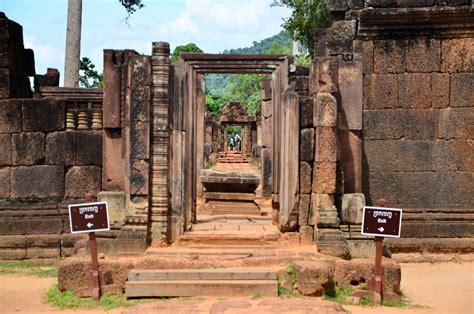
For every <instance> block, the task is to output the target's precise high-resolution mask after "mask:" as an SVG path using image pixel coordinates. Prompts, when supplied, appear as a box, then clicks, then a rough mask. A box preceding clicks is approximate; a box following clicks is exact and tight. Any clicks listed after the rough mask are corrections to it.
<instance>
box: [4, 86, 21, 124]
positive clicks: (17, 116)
mask: <svg viewBox="0 0 474 314" xmlns="http://www.w3.org/2000/svg"><path fill="white" fill-rule="evenodd" d="M0 85H1V84H0ZM0 89H1V87H0ZM0 98H1V95H0ZM14 132H21V100H14V99H8V100H0V133H14Z"/></svg>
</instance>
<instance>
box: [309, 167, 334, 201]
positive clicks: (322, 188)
mask: <svg viewBox="0 0 474 314" xmlns="http://www.w3.org/2000/svg"><path fill="white" fill-rule="evenodd" d="M313 192H315V193H323V194H334V193H336V163H335V162H315V163H314V167H313Z"/></svg>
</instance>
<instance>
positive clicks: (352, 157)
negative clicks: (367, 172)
mask: <svg viewBox="0 0 474 314" xmlns="http://www.w3.org/2000/svg"><path fill="white" fill-rule="evenodd" d="M337 135H338V142H337V148H338V160H339V161H340V166H341V169H342V173H343V179H344V190H343V192H344V193H361V192H362V141H361V139H360V138H359V131H349V130H338V134H337Z"/></svg>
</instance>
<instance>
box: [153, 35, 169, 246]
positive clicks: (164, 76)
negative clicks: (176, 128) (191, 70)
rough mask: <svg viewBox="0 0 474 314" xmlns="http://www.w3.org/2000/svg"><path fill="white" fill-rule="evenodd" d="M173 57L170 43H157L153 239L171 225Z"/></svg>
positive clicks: (154, 63)
mask: <svg viewBox="0 0 474 314" xmlns="http://www.w3.org/2000/svg"><path fill="white" fill-rule="evenodd" d="M169 55H170V46H169V44H168V43H166V42H154V43H153V52H152V57H151V64H152V73H153V74H152V76H153V96H152V115H153V119H152V125H153V132H152V139H151V144H152V148H151V154H152V156H151V182H152V186H151V204H150V205H151V206H150V210H151V215H150V217H151V236H152V239H160V238H164V237H165V235H166V232H167V224H168V217H167V214H168V149H169V129H170V128H169V117H168V112H169V95H168V93H169V92H168V85H169Z"/></svg>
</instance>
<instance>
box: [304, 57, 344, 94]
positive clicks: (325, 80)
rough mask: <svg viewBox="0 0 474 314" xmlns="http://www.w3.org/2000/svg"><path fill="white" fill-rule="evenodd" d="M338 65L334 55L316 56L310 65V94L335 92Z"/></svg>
mask: <svg viewBox="0 0 474 314" xmlns="http://www.w3.org/2000/svg"><path fill="white" fill-rule="evenodd" d="M337 74H338V65H337V58H336V57H316V58H315V59H314V62H313V64H312V66H311V67H310V75H309V80H310V81H309V89H310V95H314V94H316V93H331V94H334V93H336V92H337Z"/></svg>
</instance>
